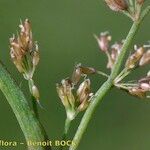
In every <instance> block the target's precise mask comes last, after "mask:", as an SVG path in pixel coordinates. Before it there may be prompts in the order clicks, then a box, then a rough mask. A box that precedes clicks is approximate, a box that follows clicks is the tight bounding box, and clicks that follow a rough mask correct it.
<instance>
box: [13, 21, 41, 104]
mask: <svg viewBox="0 0 150 150" xmlns="http://www.w3.org/2000/svg"><path fill="white" fill-rule="evenodd" d="M19 27H20V33H19V34H18V36H17V37H15V36H14V35H13V37H12V38H10V56H11V59H12V61H13V63H14V64H15V66H16V68H17V69H18V71H19V72H20V73H22V74H23V76H24V78H25V79H26V80H28V82H29V89H30V92H31V94H32V96H33V97H34V98H35V99H36V100H37V102H39V97H40V96H39V90H38V88H37V87H36V86H35V84H34V81H33V79H32V78H33V74H34V72H35V69H36V66H37V65H38V63H39V59H40V58H39V48H38V44H37V42H33V38H32V31H31V24H30V22H29V20H28V19H26V20H25V21H24V23H21V24H20V25H19Z"/></svg>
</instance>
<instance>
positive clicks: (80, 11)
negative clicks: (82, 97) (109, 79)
mask: <svg viewBox="0 0 150 150" xmlns="http://www.w3.org/2000/svg"><path fill="white" fill-rule="evenodd" d="M25 18H29V19H30V21H31V22H32V28H33V34H34V39H35V40H37V41H38V43H39V46H40V55H41V60H40V65H39V66H38V69H37V71H36V74H35V80H36V83H37V85H38V87H39V88H40V92H41V103H42V105H43V106H44V107H45V110H41V109H39V111H40V117H41V122H42V123H43V124H44V127H45V128H46V130H47V132H48V134H49V137H50V138H51V140H55V139H56V140H58V139H59V138H60V135H61V134H62V130H63V125H64V120H65V111H64V108H63V106H62V104H61V102H60V100H59V98H58V96H57V93H56V90H55V83H57V82H60V81H61V79H62V78H65V77H68V76H70V75H71V73H72V70H73V67H74V64H76V63H80V62H81V63H82V64H84V65H86V66H92V67H95V68H97V69H99V70H103V71H104V72H109V70H107V69H106V68H105V65H106V58H105V56H104V55H103V53H101V52H100V51H99V49H98V46H97V43H96V41H95V39H94V38H93V34H94V33H96V34H99V32H102V31H106V30H108V31H110V33H111V34H112V35H113V41H114V42H115V41H117V40H121V39H123V38H125V36H126V35H127V33H128V30H129V28H130V26H131V21H130V20H129V19H128V18H126V17H124V16H122V15H120V14H117V13H114V12H112V11H111V10H109V9H108V8H107V7H106V6H105V5H104V3H103V1H101V0H94V1H91V0H42V1H41V0H11V1H10V0H0V59H1V60H2V61H3V62H4V63H5V65H6V66H7V68H8V70H9V71H10V72H11V73H12V75H13V77H14V78H15V79H16V80H17V83H18V84H20V86H21V88H22V89H23V91H24V93H25V94H26V97H27V98H28V100H29V102H30V97H29V94H28V93H29V92H28V88H27V83H26V81H24V80H23V78H22V76H21V75H20V74H19V73H18V72H17V70H16V68H15V67H14V65H13V64H12V62H11V60H10V57H9V38H10V37H11V36H12V33H16V32H17V30H18V29H19V28H18V24H19V22H20V19H22V20H24V19H25ZM149 27H150V15H149V16H148V17H147V18H146V20H145V22H144V24H143V25H142V27H141V30H140V31H139V32H138V35H137V38H136V43H139V44H142V43H144V42H145V41H148V40H149V39H150V35H149ZM146 69H148V66H147V67H145V69H142V70H140V71H138V72H136V73H134V74H133V75H132V76H131V77H130V79H136V78H138V77H140V76H142V75H144V74H146ZM91 80H92V89H93V91H96V90H97V89H98V88H99V87H100V85H101V84H102V83H103V82H104V81H105V79H104V78H103V77H99V76H95V77H94V76H91ZM81 117H82V114H81V115H79V116H78V118H77V119H76V120H75V121H74V122H73V124H72V127H71V133H70V137H72V136H73V133H74V132H75V131H76V128H77V126H78V124H79V121H80V119H81ZM0 139H2V140H7V141H8V140H15V141H20V142H21V141H24V137H23V134H22V132H21V130H20V127H19V125H18V123H17V121H16V118H15V116H14V114H13V112H12V110H11V108H10V106H9V105H8V103H7V101H6V99H5V97H4V96H3V94H2V93H0ZM149 139H150V101H146V100H139V99H137V98H133V97H131V96H129V95H127V94H126V93H123V92H122V91H118V90H115V89H114V90H112V91H111V92H110V93H109V94H108V95H107V96H106V97H105V98H104V101H103V102H102V103H101V106H99V107H98V108H97V111H96V113H95V114H94V116H93V119H92V120H91V122H90V124H89V126H88V129H87V132H86V133H85V135H84V137H83V140H82V142H81V144H80V147H79V150H91V149H95V150H99V149H101V150H110V149H111V150H149V148H150V142H149ZM0 149H3V148H1V147H0ZM5 149H15V150H25V149H26V148H25V147H24V146H18V147H17V148H12V147H11V148H5Z"/></svg>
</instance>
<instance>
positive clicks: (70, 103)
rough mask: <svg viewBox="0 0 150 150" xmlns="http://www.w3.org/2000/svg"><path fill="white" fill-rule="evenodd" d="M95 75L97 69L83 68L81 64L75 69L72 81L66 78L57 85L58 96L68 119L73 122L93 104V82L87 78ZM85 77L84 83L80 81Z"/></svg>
mask: <svg viewBox="0 0 150 150" xmlns="http://www.w3.org/2000/svg"><path fill="white" fill-rule="evenodd" d="M93 73H95V69H93V68H90V67H83V66H81V65H80V64H79V65H77V66H76V67H75V69H74V72H73V75H72V79H69V78H66V79H63V80H62V81H61V84H56V88H57V92H58V95H59V97H60V99H61V101H62V103H63V105H64V106H65V109H66V114H67V118H69V120H73V119H74V118H75V116H76V115H77V114H78V113H79V112H81V111H84V110H85V109H86V108H87V107H88V106H89V104H90V102H91V97H92V96H93V93H92V92H91V82H90V79H89V78H87V77H86V76H87V75H88V74H93ZM82 77H83V81H80V80H81V79H82Z"/></svg>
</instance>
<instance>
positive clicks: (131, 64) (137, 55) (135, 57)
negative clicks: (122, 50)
mask: <svg viewBox="0 0 150 150" xmlns="http://www.w3.org/2000/svg"><path fill="white" fill-rule="evenodd" d="M143 54H144V48H143V47H140V48H136V49H135V52H134V53H133V54H132V55H131V56H129V58H128V59H127V61H126V68H127V69H133V68H135V66H136V65H137V64H138V62H139V61H140V59H141V57H142V56H143Z"/></svg>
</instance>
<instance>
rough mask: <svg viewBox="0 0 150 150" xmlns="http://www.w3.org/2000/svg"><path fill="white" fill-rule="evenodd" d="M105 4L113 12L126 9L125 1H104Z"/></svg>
mask: <svg viewBox="0 0 150 150" xmlns="http://www.w3.org/2000/svg"><path fill="white" fill-rule="evenodd" d="M105 2H106V4H107V5H108V6H109V8H110V9H112V10H113V11H124V10H127V9H128V4H127V2H126V0H105Z"/></svg>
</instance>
